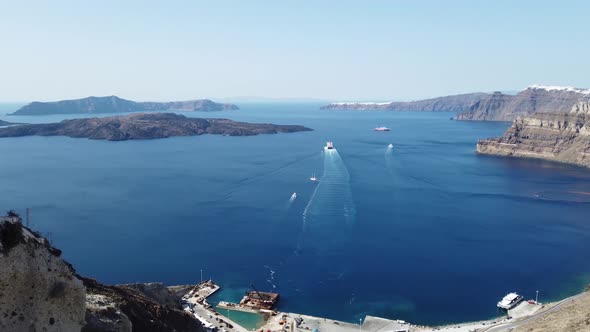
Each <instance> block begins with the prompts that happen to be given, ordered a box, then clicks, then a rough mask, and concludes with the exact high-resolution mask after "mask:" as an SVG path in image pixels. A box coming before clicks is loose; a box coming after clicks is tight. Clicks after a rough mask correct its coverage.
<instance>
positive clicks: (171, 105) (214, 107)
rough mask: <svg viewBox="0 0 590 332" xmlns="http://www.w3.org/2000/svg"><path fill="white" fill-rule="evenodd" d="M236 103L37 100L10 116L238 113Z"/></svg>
mask: <svg viewBox="0 0 590 332" xmlns="http://www.w3.org/2000/svg"><path fill="white" fill-rule="evenodd" d="M237 109H239V108H238V106H236V105H234V104H220V103H215V102H213V101H211V100H209V99H199V100H187V101H171V102H135V101H131V100H127V99H123V98H119V97H117V96H108V97H88V98H82V99H73V100H61V101H54V102H39V101H35V102H32V103H30V104H27V105H25V106H23V107H21V108H20V109H18V110H17V111H16V112H14V113H11V114H9V115H50V114H94V113H129V112H170V111H201V112H215V111H223V110H237Z"/></svg>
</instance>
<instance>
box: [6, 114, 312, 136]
mask: <svg viewBox="0 0 590 332" xmlns="http://www.w3.org/2000/svg"><path fill="white" fill-rule="evenodd" d="M311 130H312V129H310V128H307V127H303V126H298V125H275V124H267V123H262V124H256V123H245V122H237V121H232V120H227V119H200V118H189V117H185V116H183V115H180V114H175V113H140V114H131V115H125V116H112V117H104V118H88V119H73V120H64V121H61V122H59V123H47V124H28V125H17V126H11V127H6V128H0V137H21V136H68V137H76V138H78V137H79V138H89V139H97V140H108V141H125V140H141V139H155V138H166V137H173V136H196V135H204V134H214V135H229V136H251V135H258V134H276V133H292V132H299V131H311Z"/></svg>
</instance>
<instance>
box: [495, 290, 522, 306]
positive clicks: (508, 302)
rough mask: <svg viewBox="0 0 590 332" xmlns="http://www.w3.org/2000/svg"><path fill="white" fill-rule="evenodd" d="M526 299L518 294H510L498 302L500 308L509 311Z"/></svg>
mask: <svg viewBox="0 0 590 332" xmlns="http://www.w3.org/2000/svg"><path fill="white" fill-rule="evenodd" d="M523 299H524V298H523V297H522V296H521V295H518V294H516V293H509V294H508V295H506V296H504V298H502V300H501V301H500V302H498V308H500V309H504V310H509V309H512V308H514V307H515V306H516V305H517V304H519V303H520V302H522V300H523Z"/></svg>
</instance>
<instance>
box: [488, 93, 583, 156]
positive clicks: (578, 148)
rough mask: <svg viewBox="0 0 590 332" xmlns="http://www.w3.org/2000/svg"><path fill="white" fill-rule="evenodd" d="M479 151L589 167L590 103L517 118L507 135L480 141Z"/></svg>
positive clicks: (581, 103)
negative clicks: (568, 109) (565, 110)
mask: <svg viewBox="0 0 590 332" xmlns="http://www.w3.org/2000/svg"><path fill="white" fill-rule="evenodd" d="M477 152H478V153H481V154H490V155H499V156H510V157H526V158H540V159H547V160H554V161H560V162H565V163H571V164H576V165H580V166H585V167H590V103H589V102H580V103H577V104H575V105H574V106H573V107H572V108H571V111H570V112H569V113H561V112H553V113H537V114H534V115H531V116H525V117H518V118H516V120H514V122H513V123H512V126H511V127H510V128H508V130H506V132H505V133H504V136H502V137H497V138H489V139H484V140H480V141H479V142H478V143H477Z"/></svg>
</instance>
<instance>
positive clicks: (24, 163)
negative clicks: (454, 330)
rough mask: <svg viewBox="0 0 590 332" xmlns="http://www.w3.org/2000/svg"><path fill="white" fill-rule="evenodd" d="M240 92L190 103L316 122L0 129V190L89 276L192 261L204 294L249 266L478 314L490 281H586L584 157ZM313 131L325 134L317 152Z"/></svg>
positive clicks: (371, 303) (460, 127)
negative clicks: (197, 132) (74, 130)
mask: <svg viewBox="0 0 590 332" xmlns="http://www.w3.org/2000/svg"><path fill="white" fill-rule="evenodd" d="M240 106H242V110H240V111H236V112H225V113H215V114H200V113H194V114H190V115H191V116H204V115H205V116H223V117H229V118H232V119H236V120H245V121H252V122H273V123H284V124H303V125H306V126H309V127H311V128H313V129H315V131H313V132H304V133H294V134H279V135H260V136H255V137H223V136H200V137H177V138H169V139H161V140H151V141H128V142H105V141H91V140H86V139H73V138H65V137H26V138H14V139H13V138H5V139H0V156H2V157H1V160H2V162H1V163H0V188H1V192H2V195H0V207H1V208H3V209H4V210H8V209H16V210H18V211H20V212H23V213H24V210H25V208H26V207H30V208H31V211H32V212H31V218H32V226H33V227H34V228H36V229H39V230H40V231H42V232H43V233H44V234H46V235H47V236H49V237H50V238H51V240H52V241H53V242H54V244H55V245H56V246H57V247H59V248H61V249H63V251H64V256H65V258H66V259H67V260H69V261H70V262H71V263H72V264H73V265H74V267H75V268H76V269H77V270H78V271H79V272H80V273H81V274H83V275H87V276H92V277H95V278H97V279H98V280H100V281H103V282H106V283H126V282H136V281H139V282H148V281H163V282H165V283H167V284H184V283H194V282H198V281H199V279H200V270H201V269H203V270H204V276H205V278H209V277H212V278H213V279H214V280H216V281H218V282H219V283H221V285H222V286H223V287H224V290H223V291H222V292H221V293H219V294H218V295H217V296H216V299H218V300H219V299H225V300H239V298H240V297H241V296H242V294H243V292H244V291H245V290H246V289H247V288H249V287H250V284H254V285H255V286H256V287H257V288H258V289H259V290H265V291H278V292H280V293H281V296H282V298H281V302H280V309H281V310H286V311H291V312H300V313H306V314H313V315H319V316H327V317H330V318H334V319H342V320H347V321H356V320H357V319H358V318H359V317H361V316H363V315H365V314H371V315H376V316H382V317H389V318H399V319H405V320H410V321H412V322H415V323H429V324H433V323H446V322H456V321H464V320H476V319H484V318H489V317H492V316H495V315H497V311H496V307H495V304H496V302H497V301H498V300H499V299H500V298H501V297H502V296H503V295H505V294H506V293H507V292H510V291H517V292H520V293H522V294H523V295H525V296H526V297H528V298H532V297H534V293H535V290H540V296H541V299H540V300H541V301H546V300H549V299H557V298H560V297H563V296H566V295H570V294H572V293H574V292H576V291H579V290H580V289H581V287H582V285H583V284H584V283H587V282H589V281H590V261H589V260H588V252H590V241H589V240H590V222H589V218H588V214H589V212H590V203H588V201H590V196H589V195H584V194H580V193H586V192H590V171H588V170H584V169H580V168H576V167H571V166H566V165H560V164H554V163H548V162H542V161H534V160H516V159H505V158H495V157H484V156H478V155H476V154H475V153H474V149H475V142H476V141H477V139H478V138H484V137H489V136H497V135H500V134H501V133H502V132H503V131H504V130H505V129H506V127H507V126H508V124H506V123H485V122H459V121H450V120H449V118H450V117H451V114H449V113H410V112H335V111H320V110H318V106H319V105H316V104H278V103H277V104H242V105H240ZM13 108H14V107H12V106H6V105H4V106H3V108H2V109H0V113H2V112H1V111H2V110H3V111H4V112H8V111H12V110H13ZM0 118H2V119H8V120H13V121H18V122H49V121H57V120H60V119H63V118H64V117H62V116H51V117H6V116H0ZM381 125H383V126H388V127H391V129H392V130H391V132H388V133H378V132H373V131H372V128H374V127H376V126H381ZM327 140H333V141H334V143H335V145H336V148H337V151H334V152H331V153H325V152H323V146H324V145H325V142H326V141H327ZM389 143H393V144H394V145H395V147H394V149H393V150H388V149H387V145H388V144H389ZM313 173H315V174H316V175H318V177H319V178H320V182H319V184H313V183H311V182H310V181H309V180H308V178H309V177H310V176H311V175H312V174H313ZM293 192H297V198H296V199H295V200H293V201H290V200H289V198H290V197H291V195H292V193H293Z"/></svg>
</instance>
